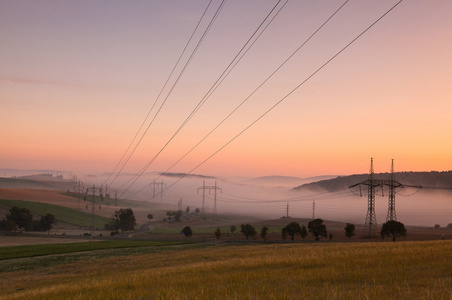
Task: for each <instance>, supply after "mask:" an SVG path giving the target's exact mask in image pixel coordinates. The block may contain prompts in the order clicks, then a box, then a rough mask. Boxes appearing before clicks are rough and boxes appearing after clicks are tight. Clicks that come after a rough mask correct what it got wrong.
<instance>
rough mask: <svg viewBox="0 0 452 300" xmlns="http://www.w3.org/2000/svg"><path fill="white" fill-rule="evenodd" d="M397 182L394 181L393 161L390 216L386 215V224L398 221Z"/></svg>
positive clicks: (392, 164)
mask: <svg viewBox="0 0 452 300" xmlns="http://www.w3.org/2000/svg"><path fill="white" fill-rule="evenodd" d="M396 183H397V182H396V181H395V180H394V160H392V161H391V173H390V174H389V185H388V186H389V199H388V214H387V215H386V222H388V221H391V220H394V221H397V215H396V210H395V191H396Z"/></svg>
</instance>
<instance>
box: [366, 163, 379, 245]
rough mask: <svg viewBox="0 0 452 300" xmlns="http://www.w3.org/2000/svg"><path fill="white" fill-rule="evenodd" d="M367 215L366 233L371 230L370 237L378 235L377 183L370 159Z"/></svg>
mask: <svg viewBox="0 0 452 300" xmlns="http://www.w3.org/2000/svg"><path fill="white" fill-rule="evenodd" d="M367 186H368V189H367V191H368V193H367V214H366V221H365V222H364V231H366V230H369V237H372V236H373V234H374V233H376V229H377V217H376V215H375V187H376V185H375V181H374V161H373V158H371V159H370V172H369V179H368V180H367Z"/></svg>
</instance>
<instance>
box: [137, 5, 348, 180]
mask: <svg viewBox="0 0 452 300" xmlns="http://www.w3.org/2000/svg"><path fill="white" fill-rule="evenodd" d="M348 1H349V0H347V1H345V2H344V3H343V4H342V5H341V6H340V7H339V8H338V9H337V10H336V11H335V12H334V13H333V14H332V15H331V16H330V17H329V18H328V19H327V20H326V21H325V22H323V24H322V25H321V26H320V27H319V28H317V30H315V31H314V33H312V34H311V35H310V36H309V37H308V38H307V39H306V40H305V41H304V42H303V43H302V44H301V45H300V46H299V47H298V48H297V49H296V50H295V51H294V52H293V53H292V54H291V55H290V56H289V57H288V58H287V59H286V60H285V61H284V62H283V63H282V64H280V65H279V67H278V68H276V69H275V70H274V71H273V72H272V73H271V74H270V75H269V76H268V77H267V78H266V79H265V80H264V81H263V82H262V83H261V84H260V85H259V86H258V87H257V88H256V89H254V91H253V92H252V93H251V94H250V95H249V96H248V97H246V98H245V99H244V100H243V101H242V102H241V103H240V104H239V105H238V106H237V107H236V108H235V109H234V110H232V111H231V112H230V113H229V114H228V115H227V116H226V117H225V118H224V119H223V120H222V121H221V122H220V123H218V124H217V125H216V126H215V127H214V128H213V129H212V130H211V131H210V132H209V133H208V134H207V135H205V136H204V137H203V138H202V139H201V140H200V141H198V143H196V144H195V145H194V146H193V147H192V148H191V149H190V150H189V151H188V152H186V153H185V154H184V155H183V156H182V157H181V158H179V159H178V160H177V161H176V162H175V163H173V164H172V165H171V166H170V167H169V168H168V169H167V170H166V171H165V172H163V173H162V174H163V175H164V174H166V173H167V172H168V171H169V170H171V169H172V168H173V167H174V166H176V165H177V164H178V163H179V162H180V161H182V160H183V159H184V158H185V157H186V156H187V155H188V154H190V153H191V152H192V151H193V150H194V149H196V148H197V147H198V146H199V145H200V144H201V143H202V142H204V141H205V140H206V139H207V138H208V137H209V136H210V135H211V134H212V133H213V132H214V131H216V130H217V129H218V128H219V127H220V126H221V125H222V124H223V123H224V122H225V121H226V120H227V119H229V118H230V117H231V116H232V115H233V114H234V113H235V112H236V111H237V110H238V109H239V108H240V107H241V106H242V105H243V104H245V102H247V101H248V100H249V99H250V98H251V96H253V95H254V94H255V93H256V92H257V91H258V90H259V89H260V88H261V87H262V86H263V85H264V84H265V83H266V82H267V81H268V80H270V78H271V77H273V75H275V74H276V73H277V72H278V71H279V70H280V69H281V68H282V67H283V66H284V65H285V64H286V63H287V62H288V61H289V60H290V59H292V58H293V56H294V55H295V54H296V53H297V52H298V51H299V50H300V49H301V48H303V47H304V46H305V45H306V43H307V42H309V40H311V39H312V37H314V36H315V35H316V34H317V33H318V32H319V31H320V30H321V29H322V28H323V27H324V26H325V25H326V24H327V23H328V22H329V21H330V20H331V19H332V18H333V17H334V16H335V15H336V14H337V13H338V12H339V11H340V10H341V9H342V8H343V7H344V6H345V5H346V4H347V3H348ZM279 2H280V1H278V3H277V4H276V5H275V6H274V7H273V9H272V10H271V11H270V13H269V14H268V15H267V17H266V18H265V19H264V21H263V22H262V23H261V25H259V27H258V28H257V29H256V31H255V32H254V34H253V35H255V34H256V33H257V32H258V29H259V28H260V27H261V26H262V25H263V24H264V22H265V20H266V19H267V18H268V17H269V16H270V14H271V13H272V12H273V10H275V8H276V7H277V5H278V4H279ZM287 3H288V1H286V2H285V3H284V4H283V5H282V6H281V7H280V9H279V10H278V12H276V14H275V15H274V16H273V18H272V19H271V20H270V22H269V23H268V24H267V25H266V26H265V28H264V29H263V30H262V31H261V33H260V34H259V35H258V36H257V38H256V39H255V40H254V41H253V42H252V43H251V45H250V46H249V48H248V49H247V50H246V51H245V52H244V53H243V54H242V55H241V56H240V58H239V59H238V60H237V61H236V62H235V64H234V65H233V66H232V68H230V69H229V71H228V72H227V73H226V71H227V70H228V68H229V67H230V66H231V65H232V63H233V62H234V61H232V62H231V63H230V64H229V66H228V67H227V68H226V69H225V71H224V72H223V74H222V75H221V76H220V77H219V78H218V79H217V81H216V82H215V83H214V85H213V86H212V87H211V89H210V90H209V91H208V92H207V94H206V95H205V96H204V98H203V99H201V102H200V103H198V106H197V107H196V108H195V110H194V111H193V112H192V114H194V113H196V112H197V110H199V108H200V106H199V105H200V104H201V103H202V104H204V103H205V101H207V99H208V98H209V97H210V96H211V95H212V93H213V92H214V91H215V90H216V89H217V88H218V86H219V85H220V84H221V83H222V82H223V80H224V79H225V78H226V76H228V75H229V73H230V72H231V71H232V70H233V68H234V67H235V66H236V65H237V64H238V62H239V61H240V60H241V59H242V58H243V56H244V55H245V54H246V53H247V52H248V50H249V49H250V48H251V47H252V46H253V45H254V43H255V42H256V41H257V39H258V38H259V37H260V36H261V35H262V33H263V32H264V31H265V30H266V29H267V27H268V26H269V25H270V24H271V22H273V20H274V19H275V17H276V16H277V15H278V14H279V12H280V11H281V10H282V9H283V8H284V6H285V5H286V4H287ZM252 37H253V36H251V38H250V39H249V40H248V42H247V43H249V42H250V41H251V39H252ZM245 46H246V44H245ZM245 46H244V47H242V49H241V50H240V51H242V50H243V49H244V48H245ZM239 54H240V52H239V53H238V54H237V55H236V57H235V58H234V59H236V58H237V57H238V56H239ZM224 74H226V75H225V76H223V75H224ZM222 76H223V78H222ZM220 79H221V80H220ZM218 82H219V83H218ZM217 83H218V84H217ZM216 84H217V85H216ZM215 85H216V86H215ZM202 104H201V105H202ZM192 114H191V115H190V116H189V117H188V118H187V119H186V120H185V121H184V123H183V124H182V125H181V127H180V128H179V129H178V131H176V133H175V134H177V133H178V132H179V130H180V129H182V127H183V126H184V125H185V124H186V122H188V120H189V119H190V118H191V117H192ZM174 136H175V135H173V137H174ZM173 137H172V138H173ZM172 138H171V139H172ZM171 139H170V141H171ZM165 147H166V145H165ZM162 150H163V149H162ZM159 154H160V152H159ZM154 159H155V157H154ZM154 159H153V160H154ZM153 160H152V161H153ZM146 169H147V167H146ZM143 172H144V171H143ZM158 178H160V176H159V177H158Z"/></svg>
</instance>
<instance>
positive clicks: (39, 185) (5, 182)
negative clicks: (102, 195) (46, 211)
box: [0, 177, 74, 190]
mask: <svg viewBox="0 0 452 300" xmlns="http://www.w3.org/2000/svg"><path fill="white" fill-rule="evenodd" d="M73 185H74V183H73V182H71V181H65V180H56V179H55V177H53V179H50V178H48V180H36V179H28V178H18V177H17V178H2V177H0V188H9V189H43V190H69V189H72V188H73Z"/></svg>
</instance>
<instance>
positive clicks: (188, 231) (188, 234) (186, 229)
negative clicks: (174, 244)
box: [181, 226, 193, 237]
mask: <svg viewBox="0 0 452 300" xmlns="http://www.w3.org/2000/svg"><path fill="white" fill-rule="evenodd" d="M181 233H182V234H183V235H185V236H186V237H191V236H192V235H193V230H191V228H190V226H185V227H184V229H182V231H181Z"/></svg>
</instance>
